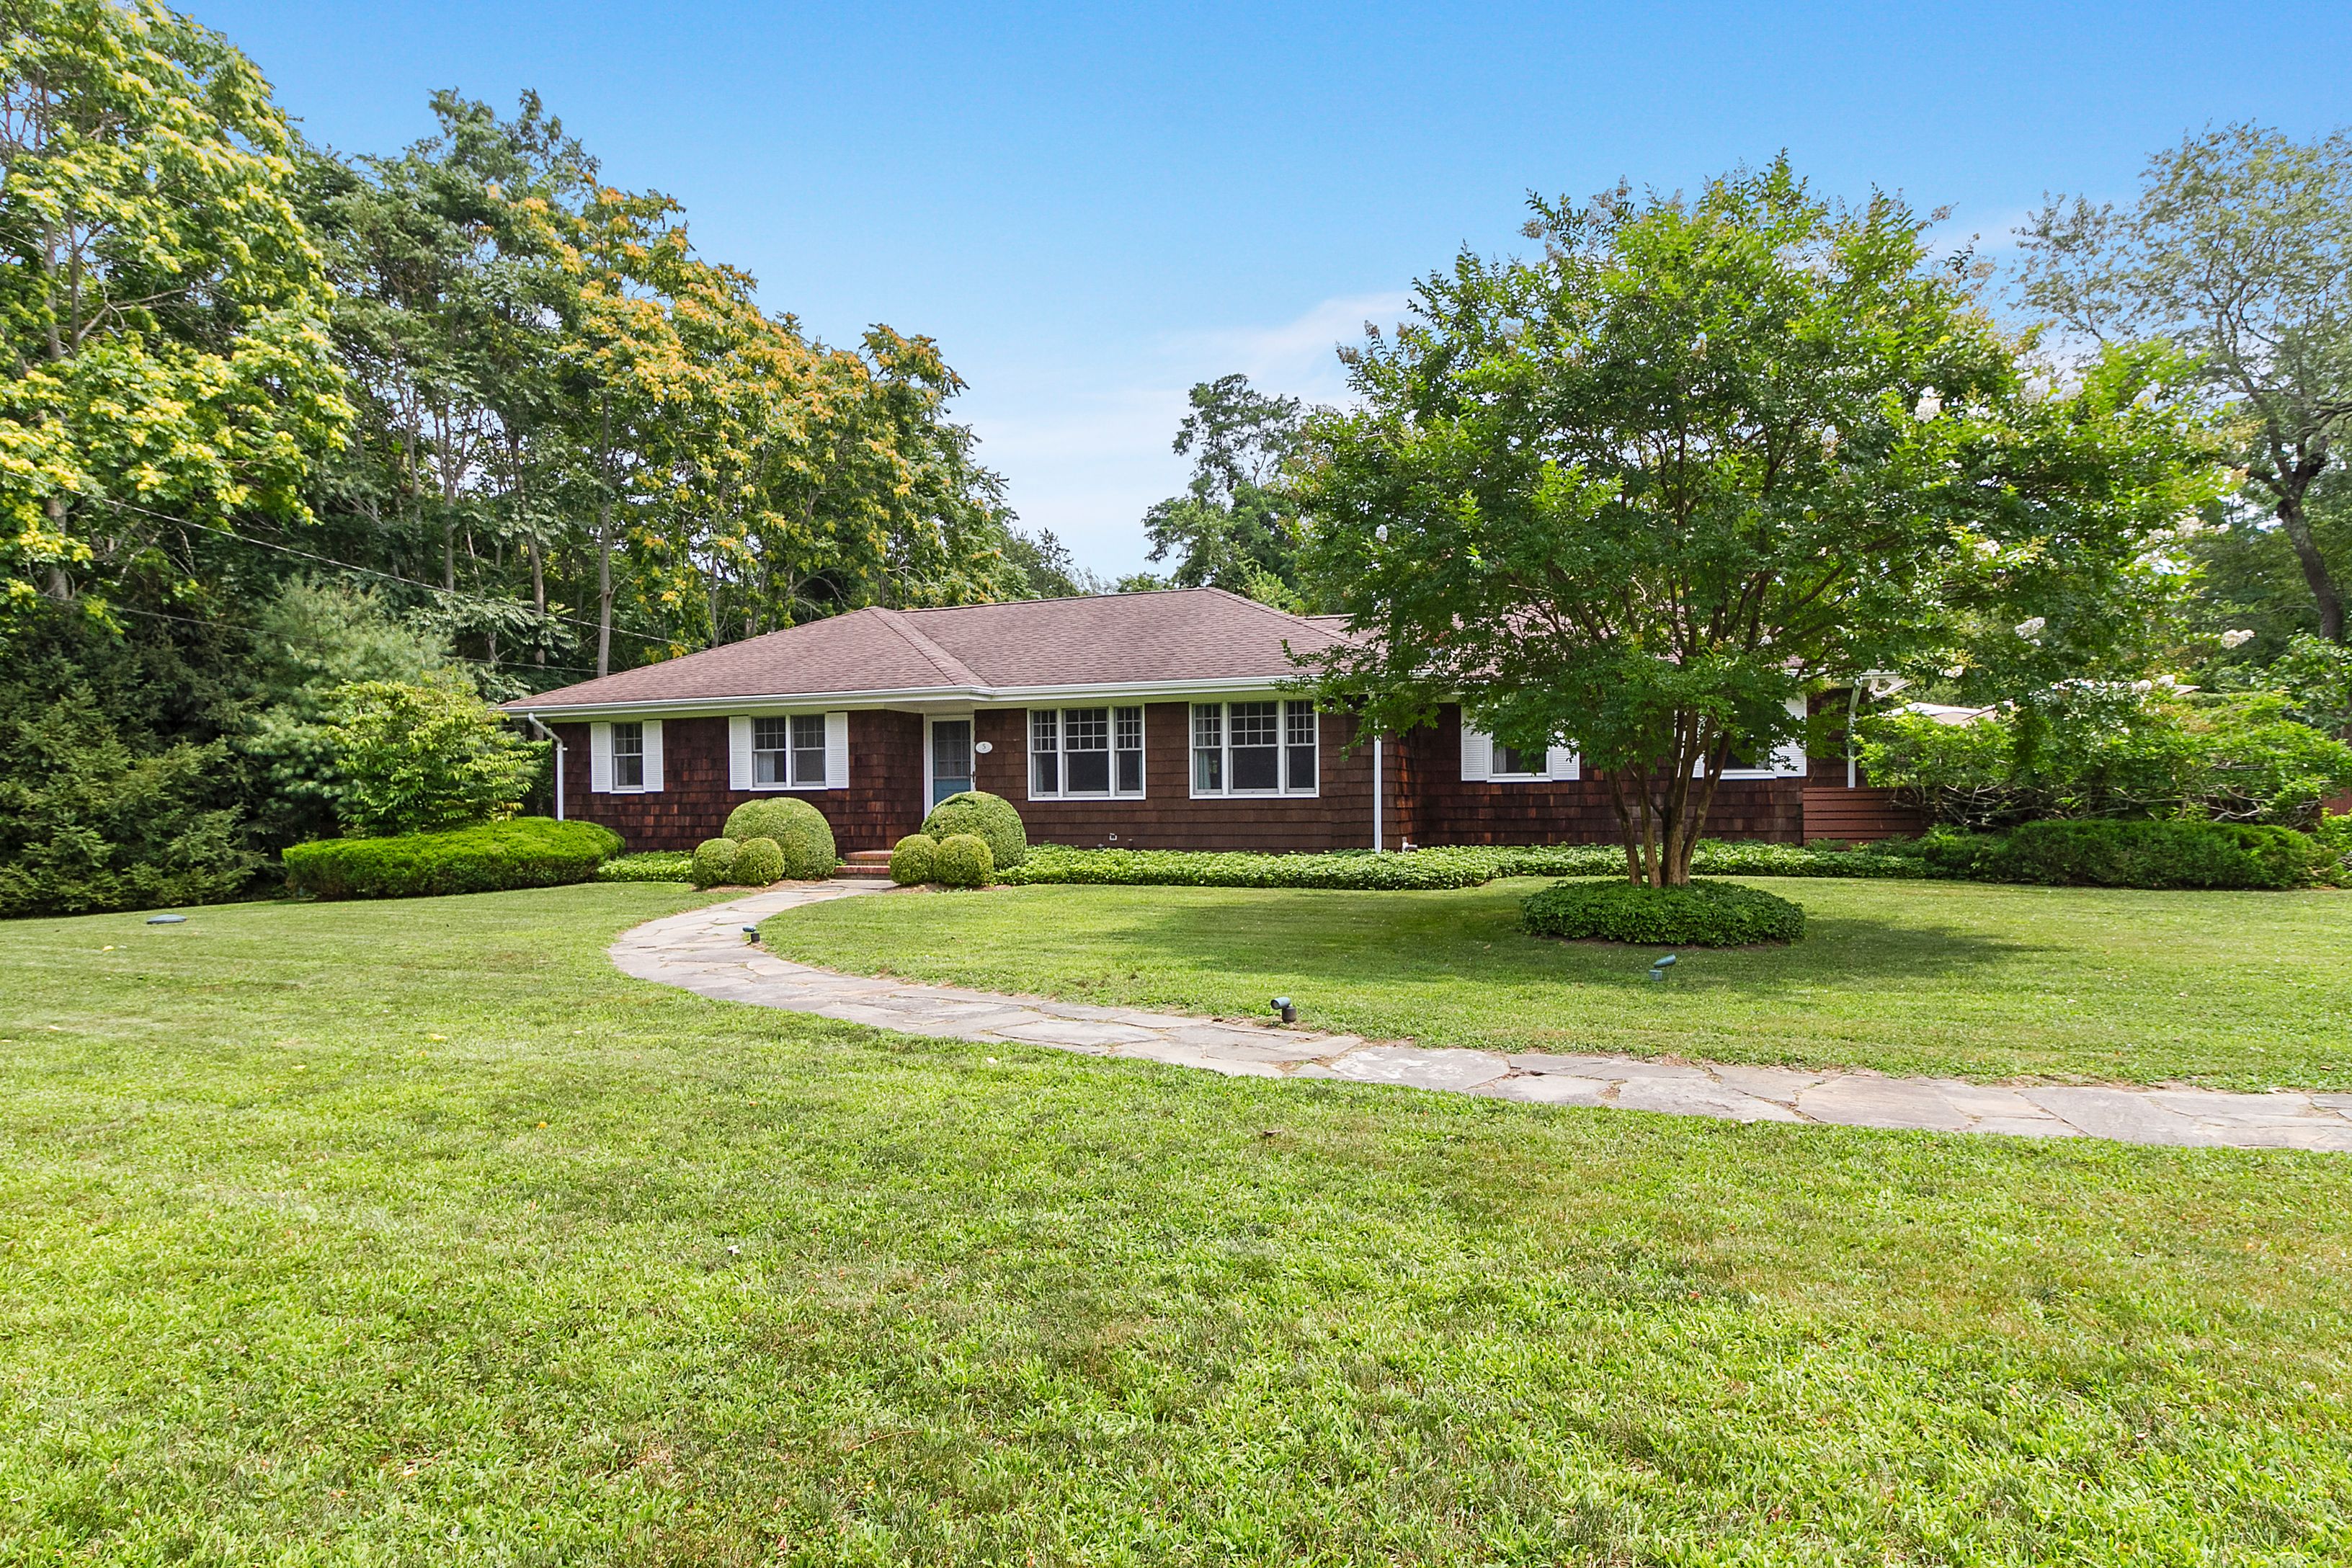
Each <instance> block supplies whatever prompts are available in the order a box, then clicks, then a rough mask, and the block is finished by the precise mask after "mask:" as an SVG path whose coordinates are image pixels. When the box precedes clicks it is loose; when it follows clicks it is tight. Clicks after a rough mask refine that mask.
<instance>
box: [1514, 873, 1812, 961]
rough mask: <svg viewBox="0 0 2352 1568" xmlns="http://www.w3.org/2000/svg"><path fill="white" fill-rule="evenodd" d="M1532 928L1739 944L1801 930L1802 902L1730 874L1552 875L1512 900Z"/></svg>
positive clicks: (1582, 935)
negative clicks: (1672, 881)
mask: <svg viewBox="0 0 2352 1568" xmlns="http://www.w3.org/2000/svg"><path fill="white" fill-rule="evenodd" d="M1519 918H1520V921H1522V922H1523V923H1524V924H1525V925H1526V926H1527V929H1528V930H1529V931H1533V932H1534V933H1535V934H1537V935H1538V936H1558V937H1568V938H1570V939H1576V940H1597V941H1601V942H1643V943H1653V944H1659V945H1664V946H1671V947H1745V946H1747V945H1748V944H1749V943H1751V942H1795V941H1797V940H1799V939H1800V938H1801V937H1802V936H1803V935H1804V934H1805V910H1804V907H1803V906H1802V905H1801V904H1793V903H1790V901H1789V900H1786V899H1783V898H1780V897H1777V896H1775V895H1774V894H1771V893H1767V892H1764V891H1763V890H1761V889H1757V888H1743V887H1741V886H1740V885H1739V884H1738V883H1737V882H1710V881H1705V880H1699V879H1694V880H1693V881H1692V882H1691V883H1690V884H1689V885H1688V886H1686V887H1681V888H1651V887H1643V886H1640V885H1637V884H1635V883H1633V882H1628V881H1621V880H1618V879H1613V878H1612V879H1608V880H1590V881H1574V882H1554V883H1553V884H1552V885H1551V886H1550V887H1549V888H1546V889H1543V890H1542V891H1541V892H1537V893H1530V894H1528V896H1527V898H1526V899H1525V900H1522V901H1521V902H1520V905H1519Z"/></svg>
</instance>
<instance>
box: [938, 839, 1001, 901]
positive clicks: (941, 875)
mask: <svg viewBox="0 0 2352 1568" xmlns="http://www.w3.org/2000/svg"><path fill="white" fill-rule="evenodd" d="M995 869H996V863H995V856H994V854H993V853H992V851H991V850H990V849H989V847H988V840H987V839H985V838H982V837H981V836H980V835H979V834H977V833H950V834H949V835H948V836H947V837H945V838H942V839H940V847H939V848H938V850H937V851H935V852H934V853H933V854H932V856H931V879H932V880H933V881H936V882H942V883H945V884H946V885H947V886H948V887H950V888H985V887H986V886H988V884H989V880H990V878H991V874H992V873H993V872H994V871H995Z"/></svg>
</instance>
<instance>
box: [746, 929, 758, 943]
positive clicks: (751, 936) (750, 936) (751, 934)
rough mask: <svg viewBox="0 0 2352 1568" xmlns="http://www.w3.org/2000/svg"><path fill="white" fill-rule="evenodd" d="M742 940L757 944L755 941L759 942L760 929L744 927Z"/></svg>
mask: <svg viewBox="0 0 2352 1568" xmlns="http://www.w3.org/2000/svg"><path fill="white" fill-rule="evenodd" d="M743 940H744V941H745V942H757V941H759V940H760V928H759V927H758V926H745V927H744V928H743Z"/></svg>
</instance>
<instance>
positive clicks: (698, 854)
mask: <svg viewBox="0 0 2352 1568" xmlns="http://www.w3.org/2000/svg"><path fill="white" fill-rule="evenodd" d="M742 852H743V847H742V846H741V845H740V844H738V843H737V842H735V840H733V839H732V838H706V839H704V840H703V841H702V842H701V843H699V844H698V845H696V846H695V847H694V885H695V886H696V887H698V888H718V887H724V886H725V885H726V884H727V883H729V882H730V881H732V880H733V879H734V877H735V858H736V857H737V856H738V855H740V854H741V853H742Z"/></svg>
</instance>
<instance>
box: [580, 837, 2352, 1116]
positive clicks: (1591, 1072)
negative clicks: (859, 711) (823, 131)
mask: <svg viewBox="0 0 2352 1568" xmlns="http://www.w3.org/2000/svg"><path fill="white" fill-rule="evenodd" d="M887 890H888V888H887V884H881V883H875V882H856V881H848V880H842V881H835V882H823V883H814V884H807V883H804V884H802V885H800V886H797V887H791V888H779V889H773V890H771V891H769V892H764V893H755V894H753V895H752V896H751V897H749V898H743V899H735V900H730V901H729V902H727V903H723V904H714V905H712V906H710V907H709V908H708V909H700V910H689V911H688V912H687V913H685V914H680V915H671V916H669V917H667V919H664V920H657V921H651V922H650V923H648V924H646V925H641V926H639V927H637V928H636V929H635V930H634V931H626V932H624V933H623V934H622V936H621V937H620V939H619V940H618V941H616V942H614V943H613V945H612V948H611V950H610V951H611V953H612V958H613V962H614V963H615V964H617V965H618V966H619V967H620V969H621V970H622V972H623V973H627V974H633V975H635V976H636V977H637V978H639V979H641V980H656V981H659V982H661V983H662V984H666V985H677V986H682V987H684V988H685V989H687V990H688V991H692V992H694V993H696V994H698V995H703V996H714V997H719V998H720V999H722V1000H725V1001H730V1002H748V1003H751V1004H752V1005H755V1006H761V1007H782V1008H784V1009H786V1010H788V1011H791V1012H795V1013H814V1014H816V1015H817V1016H820V1017H825V1018H845V1019H848V1020H850V1021H851V1022H854V1023H859V1024H872V1025H874V1026H877V1027H879V1028H884V1029H896V1030H898V1031H899V1032H900V1033H902V1034H909V1035H932V1036H940V1037H948V1038H952V1039H961V1040H980V1041H986V1042H991V1043H999V1044H1003V1045H1024V1046H1050V1047H1054V1048H1055V1049H1056V1050H1064V1051H1076V1052H1079V1053H1082V1054H1085V1055H1089V1056H1104V1057H1141V1058H1146V1059H1147V1060H1150V1061H1156V1062H1168V1063H1171V1064H1172V1065H1174V1066H1177V1067H1188V1068H1207V1069H1208V1070H1209V1071H1211V1072H1221V1073H1230V1074H1237V1075H1241V1076H1245V1077H1253V1078H1320V1079H1348V1080H1350V1081H1353V1082H1356V1083H1384V1084H1397V1085H1402V1086H1404V1087H1407V1088H1412V1089H1446V1090H1451V1091H1454V1092H1456V1093H1462V1094H1483V1095H1490V1096H1493V1097H1495V1098H1497V1099H1502V1100H1524V1101H1527V1102H1528V1103H1530V1104H1535V1105H1594V1106H1614V1107H1618V1108H1621V1109H1625V1110H1657V1111H1664V1112H1666V1113H1668V1114H1670V1115H1678V1116H1714V1117H1721V1118H1725V1119H1727V1120H1730V1121H1811V1122H1828V1123H1832V1124H1834V1125H1837V1126H1843V1127H1886V1128H1907V1129H1918V1130H1926V1131H1938V1132H2006V1133H2011V1134H2015V1135H2018V1136H2021V1137H2029V1138H2073V1137H2089V1138H2109V1139H2116V1140H2120V1141H2122V1142H2131V1143H2179V1144H2193V1145H2199V1146H2209V1147H2229V1148H2242V1149H2254V1148H2274V1149H2315V1150H2330V1151H2335V1152H2352V1094H2298V1093H2290V1092H2286V1091H2276V1092H2273V1093H2269V1094H2229V1093H2224V1092H2221V1091H2220V1090H2217V1089H2083V1088H2054V1087H2047V1086H2042V1085H2037V1084H2021V1085H2017V1086H2015V1087H2010V1086H2004V1085H1996V1084H1975V1083H1963V1082H1961V1081H1959V1080H1958V1079H1906V1078H1887V1077H1885V1076H1884V1075H1883V1074H1879V1073H1874V1072H1858V1071H1857V1072H1806V1071H1801V1070H1799V1069H1797V1068H1754V1067H1707V1066H1701V1065H1696V1064H1685V1063H1679V1062H1658V1061H1643V1060H1638V1059H1636V1058H1631V1057H1604V1056H1546V1055H1525V1056H1504V1055H1499V1054H1497V1053H1496V1052H1493V1051H1473V1050H1437V1049H1431V1050H1423V1049H1420V1048H1418V1047H1413V1046H1411V1045H1394V1044H1381V1043H1377V1042H1372V1041H1367V1040H1363V1039H1360V1038H1359V1037H1356V1036H1353V1035H1323V1034H1316V1033H1313V1032H1311V1031H1308V1030H1305V1029H1284V1028H1277V1027H1272V1026H1266V1025H1260V1024H1256V1023H1253V1022H1249V1021H1245V1020H1228V1019H1220V1018H1203V1017H1199V1016H1192V1015H1189V1014H1182V1013H1150V1012H1143V1011H1140V1010H1139V1009H1136V1008H1131V1007H1090V1006H1085V1005H1079V1004H1076V1003H1070V1002H1049V1001H1045V1000H1043V999H1041V998H1038V997H1034V996H1010V995H1004V994H1000V993H997V992H992V991H966V990H963V989H961V988H960V987H956V986H949V985H920V984H914V983H913V982H910V981H903V980H873V979H862V978H860V977H858V976H856V975H851V974H842V973H836V972H835V971H833V970H830V969H817V968H814V967H812V966H810V965H808V964H804V963H789V962H787V961H786V960H784V959H781V958H778V957H776V956H775V955H774V954H772V953H770V952H764V951H762V950H761V949H760V948H758V947H756V946H754V945H752V943H751V939H750V937H749V936H748V935H747V933H746V931H745V929H744V928H746V927H747V926H752V925H756V924H757V923H758V922H759V921H762V920H765V919H766V918H767V917H768V916H770V915H772V914H775V913H776V912H777V911H779V910H788V909H793V908H795V907H797V906H799V905H802V904H808V903H815V902H818V901H820V900H826V899H838V898H851V897H856V896H857V895H860V894H867V893H879V892H887Z"/></svg>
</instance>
